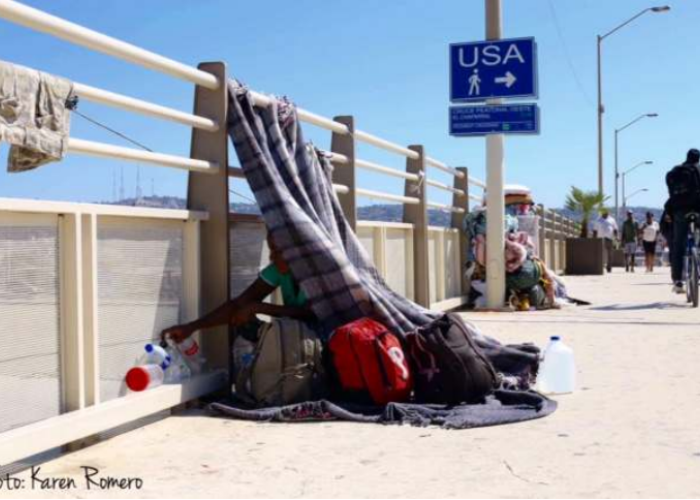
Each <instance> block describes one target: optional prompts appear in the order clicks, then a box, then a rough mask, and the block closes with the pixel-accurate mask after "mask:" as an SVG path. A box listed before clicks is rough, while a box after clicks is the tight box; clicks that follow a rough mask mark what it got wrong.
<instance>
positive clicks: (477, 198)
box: [469, 193, 484, 203]
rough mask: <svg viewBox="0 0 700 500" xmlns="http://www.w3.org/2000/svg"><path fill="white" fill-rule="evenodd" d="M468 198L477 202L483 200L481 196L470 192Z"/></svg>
mask: <svg viewBox="0 0 700 500" xmlns="http://www.w3.org/2000/svg"><path fill="white" fill-rule="evenodd" d="M469 199H470V200H472V201H476V202H477V203H481V202H482V201H484V198H483V197H480V196H477V195H475V194H471V193H469Z"/></svg>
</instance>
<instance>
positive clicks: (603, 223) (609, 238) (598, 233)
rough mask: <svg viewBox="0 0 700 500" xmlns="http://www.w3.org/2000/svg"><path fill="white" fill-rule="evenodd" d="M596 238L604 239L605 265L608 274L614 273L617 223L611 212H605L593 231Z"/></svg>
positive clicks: (601, 214)
mask: <svg viewBox="0 0 700 500" xmlns="http://www.w3.org/2000/svg"><path fill="white" fill-rule="evenodd" d="M593 237H594V238H603V246H604V250H603V265H604V266H605V269H607V270H608V272H609V273H610V272H612V261H613V242H614V240H616V239H617V222H615V219H614V218H612V217H611V216H610V212H608V211H607V210H603V211H602V212H601V213H600V218H599V219H598V220H597V221H596V223H595V226H594V229H593Z"/></svg>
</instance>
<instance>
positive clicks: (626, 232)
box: [622, 219, 639, 243]
mask: <svg viewBox="0 0 700 500" xmlns="http://www.w3.org/2000/svg"><path fill="white" fill-rule="evenodd" d="M638 235H639V224H637V221H632V220H629V219H625V222H624V224H622V242H623V243H635V242H636V241H637V236H638Z"/></svg>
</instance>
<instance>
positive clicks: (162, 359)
mask: <svg viewBox="0 0 700 500" xmlns="http://www.w3.org/2000/svg"><path fill="white" fill-rule="evenodd" d="M144 349H145V350H146V364H149V365H159V366H160V367H161V368H162V369H163V370H167V369H168V367H169V366H170V363H171V362H172V357H171V356H170V354H168V352H167V351H166V350H165V349H163V348H162V347H161V346H159V345H156V344H146V346H145V347H144Z"/></svg>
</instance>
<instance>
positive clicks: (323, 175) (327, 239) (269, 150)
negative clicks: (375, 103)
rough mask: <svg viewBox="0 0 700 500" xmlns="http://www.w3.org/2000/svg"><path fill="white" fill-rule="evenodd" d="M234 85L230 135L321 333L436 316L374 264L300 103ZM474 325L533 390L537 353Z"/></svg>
mask: <svg viewBox="0 0 700 500" xmlns="http://www.w3.org/2000/svg"><path fill="white" fill-rule="evenodd" d="M228 85H229V107H228V133H229V136H230V138H231V140H232V142H233V145H234V147H235V149H236V153H237V154H238V159H239V161H240V165H241V167H242V169H243V172H244V173H245V176H246V179H247V181H248V184H249V186H250V189H251V191H252V192H253V195H254V196H255V199H256V201H257V202H258V205H259V206H260V210H261V212H262V216H263V219H264V221H265V225H266V226H267V229H268V231H269V232H270V235H271V237H272V240H273V241H274V243H275V246H276V247H277V249H278V250H279V251H280V252H281V253H282V256H283V258H284V259H285V261H286V262H287V263H288V264H289V267H290V271H291V273H292V275H293V276H294V279H295V281H296V282H297V283H298V284H299V287H300V288H301V289H302V290H303V291H304V294H305V295H306V297H307V299H308V303H309V307H310V308H311V310H312V311H313V312H314V315H315V316H316V318H317V320H318V322H319V324H320V326H321V329H322V331H321V333H322V334H327V333H329V332H332V331H333V330H335V329H336V328H337V327H339V326H342V325H345V324H347V323H350V322H351V321H354V320H356V319H359V318H362V317H366V316H367V317H371V318H374V319H376V320H377V321H379V322H381V323H382V324H384V325H386V327H387V328H389V329H390V330H391V331H392V332H394V333H396V334H397V335H399V336H401V337H403V336H405V335H407V334H409V333H411V332H413V331H415V330H416V329H417V328H418V327H419V326H423V325H426V324H428V323H430V322H431V321H433V320H434V319H435V318H436V317H437V316H438V314H437V313H433V312H431V311H429V310H427V309H425V308H423V307H421V306H419V305H418V304H415V303H414V302H411V301H410V300H408V299H407V298H405V297H403V296H401V295H399V294H397V293H396V292H394V291H393V290H391V289H390V288H389V286H388V285H387V284H386V282H385V281H384V279H382V277H381V276H380V275H379V272H378V271H377V269H376V268H375V267H374V265H372V262H371V259H370V258H369V255H368V254H367V252H366V251H365V249H364V247H363V246H362V244H361V243H360V241H359V239H358V238H357V236H356V235H355V233H354V232H353V231H352V229H351V228H350V226H349V224H348V222H347V220H346V219H345V216H344V214H343V211H342V208H341V206H340V202H339V200H338V196H337V195H336V193H335V191H334V189H333V184H332V181H331V173H332V166H331V163H330V160H329V159H328V158H327V157H325V156H324V155H323V154H320V153H319V152H318V151H317V150H316V149H315V148H313V147H309V146H308V145H307V144H306V142H305V141H304V138H303V134H302V129H301V126H300V124H299V119H298V117H297V113H296V109H295V107H294V106H293V105H292V104H291V103H289V102H288V101H286V100H283V99H272V103H271V104H270V105H269V106H267V107H258V106H255V104H254V100H253V97H252V96H251V94H250V93H249V92H248V91H247V89H245V87H243V86H241V85H240V84H239V83H238V82H236V81H230V82H229V84H228ZM469 327H470V328H471V329H472V331H473V333H474V336H475V338H476V341H477V344H478V345H479V347H481V348H482V349H483V350H484V352H485V353H486V355H487V356H488V357H489V359H491V358H493V359H494V361H495V362H494V368H495V369H496V370H497V371H498V372H501V373H502V374H503V375H504V380H508V381H510V383H508V384H507V387H509V388H511V387H519V388H527V387H528V385H529V383H530V382H531V381H532V379H533V377H534V374H536V372H537V366H538V354H537V353H534V352H532V351H531V350H528V349H523V350H521V349H518V348H517V347H516V346H503V345H502V344H501V343H500V342H498V341H496V340H495V339H492V338H488V337H486V336H484V335H483V334H482V333H481V332H479V330H478V329H477V328H476V327H475V326H474V325H471V324H469ZM535 349H536V348H535ZM504 368H507V370H504ZM509 376H510V378H509Z"/></svg>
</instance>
